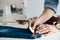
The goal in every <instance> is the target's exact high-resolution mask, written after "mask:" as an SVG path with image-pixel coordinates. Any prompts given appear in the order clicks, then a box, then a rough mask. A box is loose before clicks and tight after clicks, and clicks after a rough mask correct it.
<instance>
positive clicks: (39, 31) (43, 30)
mask: <svg viewBox="0 0 60 40" xmlns="http://www.w3.org/2000/svg"><path fill="white" fill-rule="evenodd" d="M47 30H49V28H48V27H42V28H39V29H38V30H37V31H36V33H43V32H44V33H46V32H47Z"/></svg>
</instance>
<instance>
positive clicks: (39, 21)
mask: <svg viewBox="0 0 60 40" xmlns="http://www.w3.org/2000/svg"><path fill="white" fill-rule="evenodd" d="M53 15H54V11H53V10H51V9H49V8H45V9H44V11H43V13H42V15H41V16H39V17H38V18H36V19H35V20H31V21H30V22H29V26H31V27H32V29H33V30H35V28H36V26H37V25H41V24H43V23H44V22H46V21H47V20H49V19H50V18H51V17H52V16H53ZM32 24H33V26H32Z"/></svg>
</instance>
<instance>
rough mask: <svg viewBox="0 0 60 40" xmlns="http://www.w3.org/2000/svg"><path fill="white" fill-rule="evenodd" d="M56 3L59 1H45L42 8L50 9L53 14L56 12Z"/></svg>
mask: <svg viewBox="0 0 60 40" xmlns="http://www.w3.org/2000/svg"><path fill="white" fill-rule="evenodd" d="M58 1H59V0H45V4H44V7H45V8H50V9H52V10H53V11H54V12H56V10H57V5H58Z"/></svg>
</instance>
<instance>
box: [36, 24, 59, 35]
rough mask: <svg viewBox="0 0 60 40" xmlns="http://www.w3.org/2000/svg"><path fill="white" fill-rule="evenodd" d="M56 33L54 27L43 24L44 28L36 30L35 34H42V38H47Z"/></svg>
mask: <svg viewBox="0 0 60 40" xmlns="http://www.w3.org/2000/svg"><path fill="white" fill-rule="evenodd" d="M57 31H58V29H57V28H56V26H55V25H48V24H45V25H44V26H42V27H41V28H39V29H38V30H36V33H39V34H43V35H44V36H49V35H51V34H53V33H56V32H57Z"/></svg>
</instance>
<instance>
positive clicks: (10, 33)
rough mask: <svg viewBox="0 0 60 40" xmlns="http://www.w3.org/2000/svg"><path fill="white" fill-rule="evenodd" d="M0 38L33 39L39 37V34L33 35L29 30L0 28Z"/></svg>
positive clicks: (8, 27)
mask: <svg viewBox="0 0 60 40" xmlns="http://www.w3.org/2000/svg"><path fill="white" fill-rule="evenodd" d="M0 37H7V38H23V39H35V38H39V37H41V34H33V33H31V32H30V30H29V29H22V28H14V27H10V26H0Z"/></svg>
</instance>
